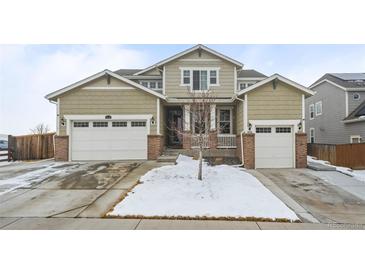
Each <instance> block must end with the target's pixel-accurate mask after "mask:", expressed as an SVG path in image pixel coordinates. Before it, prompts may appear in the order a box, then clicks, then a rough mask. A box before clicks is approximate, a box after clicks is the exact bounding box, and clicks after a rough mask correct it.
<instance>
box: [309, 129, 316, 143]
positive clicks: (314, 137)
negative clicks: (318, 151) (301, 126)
mask: <svg viewBox="0 0 365 274" xmlns="http://www.w3.org/2000/svg"><path fill="white" fill-rule="evenodd" d="M312 132H313V134H312ZM312 137H313V142H312ZM315 142H316V131H315V129H314V127H311V128H310V129H309V143H311V144H314V143H315Z"/></svg>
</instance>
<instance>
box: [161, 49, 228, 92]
mask: <svg viewBox="0 0 365 274" xmlns="http://www.w3.org/2000/svg"><path fill="white" fill-rule="evenodd" d="M187 59H195V60H199V59H203V60H201V61H189V60H187ZM204 59H209V60H210V61H206V60H204ZM181 67H188V68H189V67H191V68H193V67H199V68H202V67H204V68H205V67H206V68H209V67H219V68H220V70H219V86H215V87H211V90H212V91H213V92H214V95H215V96H217V97H231V96H232V95H233V94H234V86H235V84H234V65H233V64H231V63H229V62H227V61H225V60H223V59H220V58H219V57H217V56H215V55H212V54H210V53H207V52H204V51H202V54H201V57H199V56H198V53H197V51H195V52H192V53H190V54H187V55H184V56H182V57H181V58H179V59H176V60H174V61H172V62H170V63H167V64H166V65H165V73H166V78H165V83H166V87H165V92H166V95H167V96H169V97H190V96H191V95H190V93H189V92H188V89H187V87H186V86H180V83H181V70H180V68H181Z"/></svg>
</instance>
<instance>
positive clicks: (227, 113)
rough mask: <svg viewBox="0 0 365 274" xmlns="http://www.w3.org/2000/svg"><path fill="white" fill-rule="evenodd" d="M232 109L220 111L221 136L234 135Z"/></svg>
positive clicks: (221, 109)
mask: <svg viewBox="0 0 365 274" xmlns="http://www.w3.org/2000/svg"><path fill="white" fill-rule="evenodd" d="M232 131H233V130H232V109H231V108H219V109H218V132H219V134H232Z"/></svg>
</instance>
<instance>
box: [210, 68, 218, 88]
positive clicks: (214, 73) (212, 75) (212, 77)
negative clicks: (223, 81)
mask: <svg viewBox="0 0 365 274" xmlns="http://www.w3.org/2000/svg"><path fill="white" fill-rule="evenodd" d="M217 83H218V79H217V71H216V70H210V71H209V84H210V85H211V86H212V85H216V84H217Z"/></svg>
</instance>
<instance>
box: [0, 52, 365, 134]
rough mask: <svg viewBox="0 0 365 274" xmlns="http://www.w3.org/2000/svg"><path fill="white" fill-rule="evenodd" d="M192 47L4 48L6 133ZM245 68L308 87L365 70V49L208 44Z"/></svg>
mask: <svg viewBox="0 0 365 274" xmlns="http://www.w3.org/2000/svg"><path fill="white" fill-rule="evenodd" d="M190 46H192V45H0V134H14V135H19V134H28V133H29V129H30V128H32V127H34V126H35V125H37V124H38V123H41V122H44V123H46V124H48V125H49V126H50V127H51V129H53V130H54V129H55V119H56V116H55V114H56V108H55V106H54V105H53V104H51V103H49V102H48V101H47V100H45V99H44V96H45V95H46V94H48V93H50V92H52V91H55V90H57V89H60V88H62V87H64V86H66V85H69V84H71V83H73V82H75V81H78V80H80V79H82V78H84V77H87V76H89V75H91V74H93V73H96V72H99V71H101V70H103V69H105V68H108V69H111V70H116V69H119V68H144V67H147V66H149V65H151V64H153V63H155V62H158V61H160V60H161V59H164V58H167V57H169V56H171V55H173V54H176V53H178V52H180V51H182V50H185V49H187V48H189V47H190ZM207 46H209V47H211V48H212V49H214V50H217V51H219V52H221V53H223V54H225V55H228V56H230V57H231V58H234V59H237V60H239V61H240V62H242V63H243V64H244V65H245V68H248V69H256V70H258V71H260V72H262V73H264V74H266V75H268V76H269V75H271V74H273V73H280V74H282V75H283V76H286V77H288V78H290V79H292V80H294V81H297V82H299V83H301V84H303V85H309V84H311V83H313V82H314V81H315V80H316V79H317V78H319V77H320V76H321V75H323V74H324V73H326V72H365V45H207Z"/></svg>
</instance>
